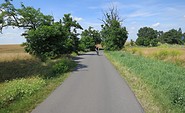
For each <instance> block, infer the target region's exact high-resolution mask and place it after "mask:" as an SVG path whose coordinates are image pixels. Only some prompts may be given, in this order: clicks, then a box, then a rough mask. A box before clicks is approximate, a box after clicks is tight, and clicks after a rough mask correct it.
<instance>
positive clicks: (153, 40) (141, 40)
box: [136, 27, 185, 46]
mask: <svg viewBox="0 0 185 113" xmlns="http://www.w3.org/2000/svg"><path fill="white" fill-rule="evenodd" d="M137 36H138V38H137V39H136V44H137V45H139V46H157V44H158V42H160V43H162V44H163V43H167V44H180V45H182V44H184V43H185V33H182V30H181V28H179V29H178V30H175V29H171V30H169V31H167V32H163V31H157V30H154V29H153V28H150V27H143V28H140V29H139V30H138V34H137Z"/></svg>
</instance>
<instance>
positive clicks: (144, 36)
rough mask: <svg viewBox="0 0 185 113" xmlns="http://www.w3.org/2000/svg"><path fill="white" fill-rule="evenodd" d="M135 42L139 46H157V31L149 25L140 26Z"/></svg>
mask: <svg viewBox="0 0 185 113" xmlns="http://www.w3.org/2000/svg"><path fill="white" fill-rule="evenodd" d="M137 35H138V38H137V40H136V44H137V45H140V46H150V45H151V46H157V43H158V40H157V31H156V30H154V29H153V28H150V27H143V28H140V29H139V31H138V34H137Z"/></svg>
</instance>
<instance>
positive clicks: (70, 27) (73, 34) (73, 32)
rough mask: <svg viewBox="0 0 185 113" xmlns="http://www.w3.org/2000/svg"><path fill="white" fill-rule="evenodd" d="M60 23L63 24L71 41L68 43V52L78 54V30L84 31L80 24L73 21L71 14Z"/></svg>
mask: <svg viewBox="0 0 185 113" xmlns="http://www.w3.org/2000/svg"><path fill="white" fill-rule="evenodd" d="M60 22H62V23H63V25H64V28H65V32H66V35H67V38H68V39H69V40H70V41H69V42H68V50H67V51H68V52H69V53H72V52H76V53H77V54H78V50H79V43H80V42H79V38H78V35H79V34H78V33H77V29H81V30H82V29H83V28H82V27H81V25H80V24H79V23H77V21H76V20H73V18H72V17H71V14H64V17H63V21H62V20H60Z"/></svg>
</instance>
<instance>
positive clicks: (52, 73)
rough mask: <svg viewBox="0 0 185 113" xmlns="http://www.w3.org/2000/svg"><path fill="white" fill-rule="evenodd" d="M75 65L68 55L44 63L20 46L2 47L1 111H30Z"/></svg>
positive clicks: (0, 54)
mask: <svg viewBox="0 0 185 113" xmlns="http://www.w3.org/2000/svg"><path fill="white" fill-rule="evenodd" d="M6 47H7V48H6ZM75 66H76V63H75V62H74V61H72V60H71V59H69V58H67V57H65V56H64V57H63V58H59V59H56V60H48V61H47V62H44V63H43V62H41V61H40V60H39V59H37V58H35V57H32V56H31V55H29V54H27V53H25V52H24V50H23V48H22V47H21V46H19V45H13V46H12V45H10V46H8V45H3V46H0V113H25V112H27V111H29V112H30V111H31V110H32V109H33V108H34V107H36V106H37V104H39V103H40V102H42V101H43V100H44V99H45V98H46V97H47V96H48V95H49V94H50V93H51V92H52V91H53V90H54V89H55V88H56V87H57V86H58V85H60V84H61V83H62V81H64V80H65V78H67V76H68V75H69V74H66V72H69V71H70V70H71V69H73V68H74V67H75ZM63 69H65V70H63ZM64 72H65V73H64Z"/></svg>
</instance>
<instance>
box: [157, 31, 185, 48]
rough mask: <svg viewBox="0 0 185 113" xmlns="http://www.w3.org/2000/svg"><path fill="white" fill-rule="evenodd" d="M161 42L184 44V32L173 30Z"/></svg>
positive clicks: (163, 36)
mask: <svg viewBox="0 0 185 113" xmlns="http://www.w3.org/2000/svg"><path fill="white" fill-rule="evenodd" d="M160 40H161V42H162V43H168V44H183V40H182V31H181V30H180V29H179V30H175V29H171V30H169V31H167V32H165V33H164V34H163V35H162V36H161V39H160Z"/></svg>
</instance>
